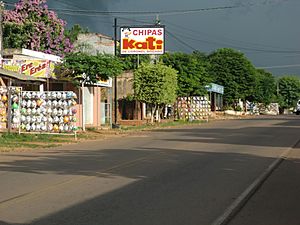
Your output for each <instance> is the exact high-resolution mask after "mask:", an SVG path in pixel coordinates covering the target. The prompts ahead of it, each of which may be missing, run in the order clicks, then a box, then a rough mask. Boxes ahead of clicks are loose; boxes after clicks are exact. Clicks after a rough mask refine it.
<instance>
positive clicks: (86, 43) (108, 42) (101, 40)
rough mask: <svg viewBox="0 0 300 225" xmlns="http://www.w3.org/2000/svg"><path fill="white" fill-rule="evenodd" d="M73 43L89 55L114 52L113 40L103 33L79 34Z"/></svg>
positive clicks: (112, 53)
mask: <svg viewBox="0 0 300 225" xmlns="http://www.w3.org/2000/svg"><path fill="white" fill-rule="evenodd" d="M74 45H75V48H76V49H77V50H78V51H81V52H84V53H87V54H90V55H97V54H98V53H99V54H103V53H105V54H111V55H114V53H115V48H114V40H113V39H112V38H111V37H108V36H105V35H103V34H97V33H87V34H79V36H78V40H77V41H76V43H75V44H74Z"/></svg>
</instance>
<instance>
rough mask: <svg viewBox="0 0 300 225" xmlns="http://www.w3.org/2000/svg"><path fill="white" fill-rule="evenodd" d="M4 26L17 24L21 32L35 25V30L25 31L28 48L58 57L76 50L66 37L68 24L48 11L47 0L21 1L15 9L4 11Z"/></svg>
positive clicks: (25, 41)
mask: <svg viewBox="0 0 300 225" xmlns="http://www.w3.org/2000/svg"><path fill="white" fill-rule="evenodd" d="M39 17H40V18H41V17H43V19H39ZM45 17H46V18H47V19H46V20H45V19H44V18H45ZM3 24H4V26H5V25H6V24H16V25H17V26H18V27H19V29H20V31H21V30H22V29H24V28H23V27H24V26H27V25H30V24H32V25H34V27H33V30H31V29H30V30H25V33H26V34H27V35H26V36H27V40H26V39H25V38H26V37H24V43H26V45H27V48H30V49H33V50H44V52H46V53H51V54H58V55H63V54H64V53H66V52H70V51H72V50H73V48H74V46H73V44H72V43H70V40H69V39H68V38H65V36H64V27H65V26H66V24H67V23H66V22H65V21H64V20H62V19H59V18H58V17H57V14H56V13H55V12H54V11H51V10H49V9H48V6H47V4H46V0H19V2H18V3H16V4H15V9H13V10H5V11H4V14H3Z"/></svg>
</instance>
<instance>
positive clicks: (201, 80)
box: [161, 52, 212, 96]
mask: <svg viewBox="0 0 300 225" xmlns="http://www.w3.org/2000/svg"><path fill="white" fill-rule="evenodd" d="M161 60H162V61H163V63H164V64H165V65H168V66H172V67H173V68H174V69H176V70H177V71H178V96H199V95H200V96H201V95H205V94H206V93H207V90H206V89H205V86H206V85H207V84H209V83H210V82H211V81H212V80H211V77H210V76H209V74H208V72H207V66H208V63H207V62H206V61H205V56H204V55H203V54H202V53H200V52H195V53H193V54H186V53H181V52H175V53H166V54H164V55H163V56H162V57H161Z"/></svg>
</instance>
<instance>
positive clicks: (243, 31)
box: [10, 0, 300, 76]
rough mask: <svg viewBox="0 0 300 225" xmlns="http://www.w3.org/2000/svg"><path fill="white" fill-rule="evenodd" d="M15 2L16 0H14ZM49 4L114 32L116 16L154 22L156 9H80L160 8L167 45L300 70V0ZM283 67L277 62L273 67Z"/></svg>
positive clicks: (76, 0) (279, 71)
mask: <svg viewBox="0 0 300 225" xmlns="http://www.w3.org/2000/svg"><path fill="white" fill-rule="evenodd" d="M10 2H16V1H10ZM48 4H49V7H51V8H56V9H72V10H74V11H72V12H69V15H67V14H66V13H59V16H60V17H61V18H63V19H65V20H67V22H68V24H69V26H71V25H73V24H75V23H78V24H80V25H81V26H83V27H88V28H89V30H90V31H91V32H99V33H103V34H106V35H109V36H112V35H113V27H112V26H113V18H114V17H116V16H118V17H122V18H124V19H118V23H119V25H131V24H142V25H144V24H147V23H148V24H151V23H153V22H154V19H155V15H148V14H142V15H136V14H129V13H128V14H121V15H116V14H114V15H103V14H98V16H89V15H90V14H89V13H85V15H83V16H78V12H76V10H96V11H106V12H112V11H162V13H161V14H160V15H159V18H160V20H161V23H162V24H164V25H166V30H167V35H166V50H167V51H184V52H192V51H193V49H198V50H200V51H203V52H206V53H209V52H212V51H214V50H216V49H218V48H222V47H231V48H235V49H237V50H240V51H241V52H244V53H245V54H246V56H247V57H248V58H249V59H250V60H251V61H252V63H253V64H254V65H255V66H256V67H273V68H272V69H267V70H269V71H271V72H272V73H273V74H274V75H283V74H295V75H299V76H300V44H299V41H300V26H299V21H300V1H299V0H151V1H150V0H84V1H83V0H48ZM223 6H234V8H232V9H223V10H217V9H215V10H207V11H197V12H189V13H176V14H166V13H164V12H165V11H170V10H171V11H172V10H187V11H188V10H190V9H202V8H203V9H205V8H214V7H223ZM277 66H278V67H281V68H274V67H277Z"/></svg>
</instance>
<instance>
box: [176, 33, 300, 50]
mask: <svg viewBox="0 0 300 225" xmlns="http://www.w3.org/2000/svg"><path fill="white" fill-rule="evenodd" d="M177 36H181V37H183V38H186V39H190V40H193V41H198V42H203V43H206V44H212V45H227V46H229V47H232V48H236V49H238V50H239V49H240V50H247V51H254V52H262V53H280V54H281V53H295V54H299V53H300V51H297V50H296V51H291V50H271V49H259V48H249V47H242V46H238V45H232V44H229V43H221V42H214V41H207V40H203V39H197V38H193V37H190V36H187V35H184V34H182V33H181V34H177Z"/></svg>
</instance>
